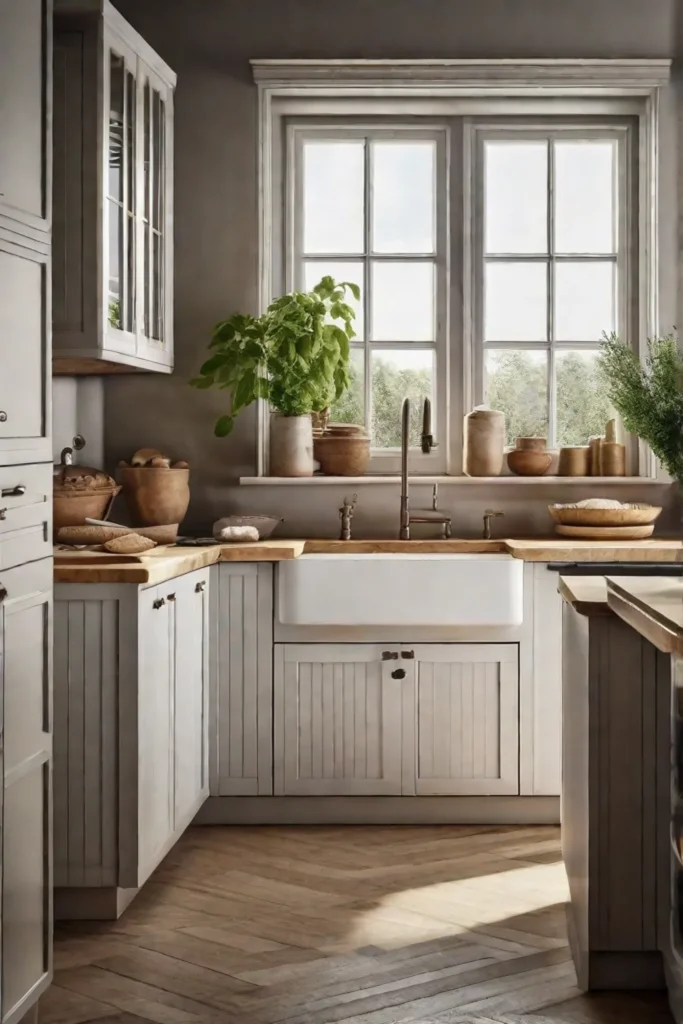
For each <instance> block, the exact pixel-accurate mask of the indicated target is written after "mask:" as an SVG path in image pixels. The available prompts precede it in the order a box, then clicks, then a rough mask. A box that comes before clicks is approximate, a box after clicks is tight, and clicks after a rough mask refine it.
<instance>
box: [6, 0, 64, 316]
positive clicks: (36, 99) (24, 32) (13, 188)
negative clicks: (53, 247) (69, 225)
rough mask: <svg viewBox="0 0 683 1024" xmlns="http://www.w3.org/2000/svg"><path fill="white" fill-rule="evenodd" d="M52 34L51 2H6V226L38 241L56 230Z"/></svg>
mask: <svg viewBox="0 0 683 1024" xmlns="http://www.w3.org/2000/svg"><path fill="white" fill-rule="evenodd" d="M51 37H52V3H51V2H50V0H0V96H1V97H2V102H0V229H3V228H4V229H6V230H7V231H9V232H16V233H18V234H20V235H25V236H28V237H29V238H32V239H41V237H42V236H44V235H45V234H46V233H49V229H50V206H51V186H50V174H49V170H50V162H49V159H47V154H49V152H50V149H51V135H50V129H51V118H50V110H51V73H52V68H51V57H50V47H51ZM2 277H3V274H2V272H0V281H1V280H2ZM1 306H2V303H0V307H1Z"/></svg>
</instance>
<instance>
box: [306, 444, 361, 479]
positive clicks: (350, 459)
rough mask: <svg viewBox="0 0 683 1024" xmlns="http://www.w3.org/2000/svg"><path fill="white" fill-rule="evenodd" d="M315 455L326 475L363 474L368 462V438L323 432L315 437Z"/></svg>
mask: <svg viewBox="0 0 683 1024" xmlns="http://www.w3.org/2000/svg"><path fill="white" fill-rule="evenodd" d="M315 457H316V459H317V460H318V462H319V463H320V468H321V469H322V471H323V473H325V475H326V476H363V474H364V473H365V470H366V469H367V468H368V463H369V462H370V438H369V437H358V436H353V435H351V436H347V437H343V436H342V437H337V436H335V435H334V434H325V435H324V436H323V437H318V438H316V441H315Z"/></svg>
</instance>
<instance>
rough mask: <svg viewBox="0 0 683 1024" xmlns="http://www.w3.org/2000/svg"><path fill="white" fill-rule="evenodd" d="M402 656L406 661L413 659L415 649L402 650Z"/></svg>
mask: <svg viewBox="0 0 683 1024" xmlns="http://www.w3.org/2000/svg"><path fill="white" fill-rule="evenodd" d="M401 657H402V658H403V659H404V660H405V661H412V660H413V659H414V658H415V651H401Z"/></svg>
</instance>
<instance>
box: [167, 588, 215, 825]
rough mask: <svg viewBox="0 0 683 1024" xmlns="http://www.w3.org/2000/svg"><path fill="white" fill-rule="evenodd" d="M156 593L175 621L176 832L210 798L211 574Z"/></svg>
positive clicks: (174, 733) (174, 744)
mask: <svg viewBox="0 0 683 1024" xmlns="http://www.w3.org/2000/svg"><path fill="white" fill-rule="evenodd" d="M160 589H162V590H164V589H167V590H168V593H169V597H167V600H170V603H171V610H172V616H173V622H172V628H173V655H174V664H173V774H174V778H173V788H174V803H173V826H174V831H175V832H178V831H179V830H184V829H185V828H187V826H188V824H189V823H190V821H191V820H192V818H193V817H194V815H195V814H196V813H197V810H198V806H199V805H201V804H202V803H203V802H204V800H205V799H206V797H207V796H208V795H209V766H208V697H209V570H208V569H206V570H205V571H203V572H193V573H191V574H190V575H188V576H181V577H180V578H179V579H176V580H171V581H170V583H168V584H166V585H165V587H163V588H160ZM171 595H172V600H171Z"/></svg>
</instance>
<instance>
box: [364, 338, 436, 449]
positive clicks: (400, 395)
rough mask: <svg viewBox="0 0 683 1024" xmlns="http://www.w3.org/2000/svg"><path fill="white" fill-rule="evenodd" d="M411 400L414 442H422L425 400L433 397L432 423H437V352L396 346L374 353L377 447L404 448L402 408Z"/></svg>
mask: <svg viewBox="0 0 683 1024" xmlns="http://www.w3.org/2000/svg"><path fill="white" fill-rule="evenodd" d="M404 398H410V399H411V415H410V444H411V447H413V448H418V447H419V445H420V437H421V434H422V403H423V402H424V399H425V398H431V399H432V425H433V426H434V425H435V424H436V409H435V406H434V353H433V352H431V351H429V352H425V351H424V350H423V351H418V352H415V351H410V350H409V349H408V350H407V349H396V350H395V351H391V352H390V351H381V352H373V353H372V444H373V447H374V448H400V447H401V409H402V407H403V399H404Z"/></svg>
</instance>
